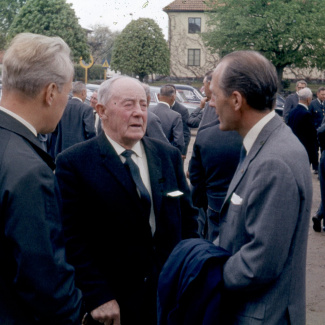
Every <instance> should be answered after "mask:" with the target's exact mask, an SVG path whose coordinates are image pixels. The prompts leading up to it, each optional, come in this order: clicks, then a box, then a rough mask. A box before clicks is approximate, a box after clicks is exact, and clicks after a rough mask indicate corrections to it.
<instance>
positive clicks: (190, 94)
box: [149, 85, 202, 114]
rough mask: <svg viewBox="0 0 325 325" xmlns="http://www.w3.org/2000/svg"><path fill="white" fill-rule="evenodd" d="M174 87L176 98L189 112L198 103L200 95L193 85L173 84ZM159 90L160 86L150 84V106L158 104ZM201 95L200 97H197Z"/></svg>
mask: <svg viewBox="0 0 325 325" xmlns="http://www.w3.org/2000/svg"><path fill="white" fill-rule="evenodd" d="M175 87H176V100H177V101H178V102H179V103H181V104H183V105H184V106H185V107H186V108H187V109H188V112H189V114H191V113H192V112H193V111H194V110H195V109H196V108H197V107H198V106H199V105H200V101H201V98H202V95H201V94H200V93H199V91H198V90H196V89H195V88H194V87H191V86H187V85H175ZM159 92H160V87H156V86H150V95H151V100H150V104H149V107H150V106H155V105H157V104H158V94H159ZM199 96H201V97H199Z"/></svg>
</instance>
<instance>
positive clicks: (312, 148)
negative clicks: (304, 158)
mask: <svg viewBox="0 0 325 325" xmlns="http://www.w3.org/2000/svg"><path fill="white" fill-rule="evenodd" d="M298 97H299V102H298V106H297V107H296V108H294V109H293V110H291V111H290V113H289V117H288V126H290V128H291V129H292V132H293V133H294V134H295V135H296V136H297V138H298V139H299V140H300V142H301V143H302V144H303V146H304V147H305V149H306V151H307V153H308V157H309V162H310V163H311V165H312V168H313V170H314V173H317V171H318V141H317V131H316V128H315V125H314V120H313V117H312V115H311V113H310V112H309V110H308V106H309V105H310V103H311V101H312V99H313V93H312V91H311V90H310V88H308V87H306V88H303V89H301V90H299V91H298Z"/></svg>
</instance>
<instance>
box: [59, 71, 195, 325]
mask: <svg viewBox="0 0 325 325" xmlns="http://www.w3.org/2000/svg"><path fill="white" fill-rule="evenodd" d="M96 109H97V112H98V114H99V117H100V118H101V120H102V128H103V132H102V133H101V134H99V135H98V136H97V137H96V138H94V139H91V140H90V141H85V142H83V143H80V144H78V145H76V146H73V147H71V148H69V149H67V150H66V151H65V152H63V153H62V154H60V155H59V156H58V157H57V170H56V175H57V177H58V180H59V184H60V187H61V193H62V198H63V207H64V215H63V223H64V228H65V231H66V237H67V244H66V247H67V255H68V260H69V261H70V262H71V264H73V265H74V266H75V269H76V279H77V284H78V286H79V287H80V289H81V290H82V292H83V294H84V304H85V307H86V310H87V311H88V313H89V314H91V315H92V317H93V318H94V319H96V320H98V321H100V322H102V323H105V324H110V325H111V324H114V325H119V324H120V322H121V324H123V325H134V324H143V325H153V324H156V319H155V318H156V289H157V281H158V275H159V272H160V270H161V268H162V265H163V264H164V262H165V261H166V259H167V257H168V256H169V254H170V252H171V251H172V249H173V248H174V246H175V245H176V244H177V243H178V242H179V241H180V240H182V239H184V238H189V237H195V236H197V233H196V229H197V223H196V214H197V211H196V209H194V208H193V207H192V205H191V202H190V192H189V188H188V185H187V181H186V178H185V175H184V170H183V165H182V159H181V154H180V152H179V150H177V149H176V148H173V147H172V146H171V145H170V144H168V143H163V142H162V141H159V140H156V139H153V138H149V137H145V136H144V134H145V131H146V125H147V97H146V94H145V90H144V88H143V85H142V83H141V82H139V81H138V80H136V79H133V78H130V77H125V76H119V77H115V78H112V79H109V80H107V81H105V82H103V83H102V84H101V86H100V88H99V91H98V103H97V105H96Z"/></svg>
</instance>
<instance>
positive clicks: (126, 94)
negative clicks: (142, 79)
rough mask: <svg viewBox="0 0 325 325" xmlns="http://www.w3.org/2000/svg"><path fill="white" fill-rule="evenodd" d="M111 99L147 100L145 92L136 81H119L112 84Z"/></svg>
mask: <svg viewBox="0 0 325 325" xmlns="http://www.w3.org/2000/svg"><path fill="white" fill-rule="evenodd" d="M112 97H113V98H115V99H120V100H123V99H126V98H135V99H139V100H142V99H144V100H147V96H146V92H145V90H144V88H143V87H142V85H141V84H140V83H139V82H137V81H136V80H130V79H121V80H117V81H116V82H115V83H114V89H113V96H112Z"/></svg>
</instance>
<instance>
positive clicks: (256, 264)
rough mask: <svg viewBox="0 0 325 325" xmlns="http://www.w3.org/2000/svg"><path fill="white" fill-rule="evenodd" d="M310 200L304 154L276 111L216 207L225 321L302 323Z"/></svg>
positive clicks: (304, 309)
mask: <svg viewBox="0 0 325 325" xmlns="http://www.w3.org/2000/svg"><path fill="white" fill-rule="evenodd" d="M236 195H237V198H236ZM311 203H312V181H311V172H310V168H309V161H308V156H307V154H306V151H305V149H304V147H303V146H302V144H301V143H300V142H299V140H298V139H297V138H296V136H294V135H293V133H292V132H291V130H290V129H289V127H287V126H286V125H285V124H284V123H283V122H282V120H281V118H280V117H279V116H277V115H276V116H275V117H273V118H272V119H271V121H269V122H268V123H267V124H266V125H265V126H264V128H263V130H262V131H261V132H260V134H259V136H258V137H257V139H256V141H255V143H254V144H253V147H252V148H251V150H250V151H249V153H248V155H247V157H246V159H245V160H244V162H243V164H242V165H241V167H240V168H239V169H237V171H236V173H235V176H234V178H233V180H232V182H231V183H230V185H229V189H228V193H227V196H226V199H225V202H224V204H223V207H222V209H221V217H220V236H219V244H220V246H221V247H223V248H224V249H226V250H228V251H229V252H230V253H231V254H232V256H231V257H230V258H229V260H228V261H227V262H226V264H225V266H224V282H225V288H226V295H225V296H226V297H227V295H229V297H228V298H229V300H227V298H225V301H224V302H225V306H226V307H227V306H228V307H229V308H230V309H229V311H228V313H227V312H225V314H224V318H225V319H226V320H225V322H224V323H225V324H263V325H266V324H270V325H271V324H272V325H274V324H277V325H281V324H295V325H296V324H298V325H299V324H301V325H303V324H305V316H306V315H305V312H306V306H305V302H306V301H305V285H306V283H305V276H306V250H307V237H308V223H309V217H310V209H311ZM224 310H225V311H226V308H225V309H224Z"/></svg>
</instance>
